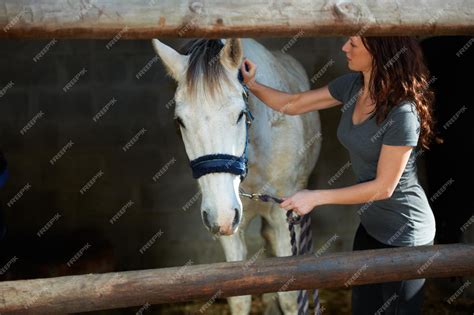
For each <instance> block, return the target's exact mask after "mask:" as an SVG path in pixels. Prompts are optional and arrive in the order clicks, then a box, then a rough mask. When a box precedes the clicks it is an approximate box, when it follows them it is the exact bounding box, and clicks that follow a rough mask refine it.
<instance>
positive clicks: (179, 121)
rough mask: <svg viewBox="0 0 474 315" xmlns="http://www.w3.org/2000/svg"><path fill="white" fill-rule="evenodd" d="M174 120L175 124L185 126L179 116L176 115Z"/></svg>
mask: <svg viewBox="0 0 474 315" xmlns="http://www.w3.org/2000/svg"><path fill="white" fill-rule="evenodd" d="M174 121H175V122H176V124H178V125H180V126H181V127H183V128H186V126H185V125H184V123H183V120H182V119H181V118H180V117H178V116H176V117H175V118H174Z"/></svg>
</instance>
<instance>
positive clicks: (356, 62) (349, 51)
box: [342, 36, 372, 72]
mask: <svg viewBox="0 0 474 315" xmlns="http://www.w3.org/2000/svg"><path fill="white" fill-rule="evenodd" d="M342 51H343V52H345V53H346V57H347V61H348V66H349V69H351V70H352V71H362V72H369V71H370V70H371V69H372V55H371V54H370V52H369V51H368V50H367V48H365V46H364V44H363V43H362V39H361V38H360V36H351V37H349V39H348V40H347V42H346V43H345V44H344V45H343V46H342Z"/></svg>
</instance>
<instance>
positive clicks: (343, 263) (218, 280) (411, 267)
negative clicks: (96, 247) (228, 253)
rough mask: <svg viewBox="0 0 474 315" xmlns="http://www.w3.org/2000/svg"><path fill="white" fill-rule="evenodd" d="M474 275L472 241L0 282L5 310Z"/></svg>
mask: <svg viewBox="0 0 474 315" xmlns="http://www.w3.org/2000/svg"><path fill="white" fill-rule="evenodd" d="M466 275H474V244H451V245H435V246H420V247H406V248H396V249H379V250H367V251H356V252H346V253H336V254H329V255H324V256H320V257H317V256H315V255H305V256H299V257H278V258H269V259H264V260H260V261H255V262H253V261H247V262H245V261H242V262H228V263H215V264H208V265H189V264H188V265H184V266H182V267H173V268H164V269H150V270H139V271H126V272H114V273H105V274H87V275H78V276H66V277H58V278H49V279H34V280H18V281H5V282H0V312H2V313H3V312H20V311H21V312H22V313H27V314H38V313H42V314H44V313H47V314H50V313H58V312H59V313H72V312H84V311H92V310H101V309H112V308H121V307H130V306H141V305H144V304H146V303H149V304H159V303H173V302H182V301H189V300H195V299H203V300H207V299H209V298H211V297H213V296H214V297H215V296H216V294H217V295H218V296H219V297H227V296H236V295H244V294H259V293H264V292H277V291H290V290H297V289H309V288H314V287H317V288H335V287H344V286H346V287H348V286H353V285H360V284H366V283H377V282H386V281H398V280H402V279H415V278H432V277H450V276H466Z"/></svg>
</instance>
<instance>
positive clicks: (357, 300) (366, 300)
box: [352, 224, 425, 315]
mask: <svg viewBox="0 0 474 315" xmlns="http://www.w3.org/2000/svg"><path fill="white" fill-rule="evenodd" d="M395 247H396V246H390V245H386V244H383V243H381V242H379V241H377V240H376V239H374V238H373V237H372V236H370V235H369V234H368V233H367V231H366V230H365V228H364V227H363V226H362V224H360V225H359V228H358V229H357V232H356V235H355V238H354V245H353V250H365V249H380V248H395ZM424 283H425V279H413V280H403V281H397V282H385V283H376V284H366V285H360V286H354V287H353V288H352V314H353V315H368V314H370V315H374V314H375V315H379V314H397V315H399V314H410V315H416V314H421V307H422V304H423V284H424Z"/></svg>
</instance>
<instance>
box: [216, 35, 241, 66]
mask: <svg viewBox="0 0 474 315" xmlns="http://www.w3.org/2000/svg"><path fill="white" fill-rule="evenodd" d="M222 42H223V43H224V47H223V48H222V55H221V58H220V59H221V63H222V64H223V65H225V66H227V67H229V68H230V69H233V70H236V69H238V68H240V64H241V63H242V59H243V57H244V52H243V48H242V43H241V42H240V39H239V38H229V39H227V40H223V41H222Z"/></svg>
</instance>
